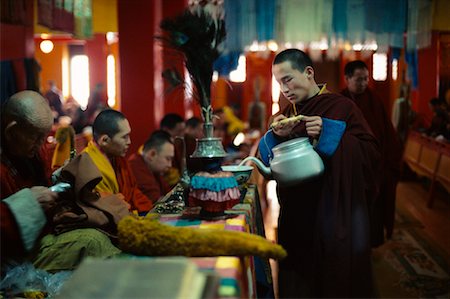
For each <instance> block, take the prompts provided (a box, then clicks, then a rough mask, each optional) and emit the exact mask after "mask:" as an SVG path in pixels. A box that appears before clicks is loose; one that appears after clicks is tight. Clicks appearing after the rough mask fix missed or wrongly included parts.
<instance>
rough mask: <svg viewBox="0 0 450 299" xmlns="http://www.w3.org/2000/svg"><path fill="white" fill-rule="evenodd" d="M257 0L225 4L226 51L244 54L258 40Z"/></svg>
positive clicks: (228, 1)
mask: <svg viewBox="0 0 450 299" xmlns="http://www.w3.org/2000/svg"><path fill="white" fill-rule="evenodd" d="M255 6H256V4H255V0H248V1H240V0H227V1H225V2H224V9H225V26H226V30H227V38H226V40H225V43H224V44H225V49H226V50H228V51H230V52H233V51H238V52H243V51H244V48H245V47H246V46H249V45H250V44H251V43H252V42H253V41H255V40H257V33H256V9H255Z"/></svg>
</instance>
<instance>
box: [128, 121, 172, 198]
mask: <svg viewBox="0 0 450 299" xmlns="http://www.w3.org/2000/svg"><path fill="white" fill-rule="evenodd" d="M173 157H174V145H173V143H172V140H171V136H170V134H169V133H167V132H166V131H162V130H157V131H155V132H153V133H152V134H151V135H150V138H149V139H148V140H147V141H145V143H144V146H143V149H142V152H141V151H138V152H137V153H134V154H133V155H131V157H130V158H129V159H128V163H129V164H130V168H131V170H132V172H133V174H134V176H135V177H136V181H137V186H138V188H139V189H140V190H141V191H142V193H144V194H145V195H146V196H147V197H148V198H149V199H150V200H151V201H152V202H153V203H155V202H156V201H157V200H158V199H160V198H161V197H162V196H164V195H165V194H166V193H167V192H169V191H170V188H169V185H167V183H166V181H165V180H164V178H163V176H162V175H163V174H164V173H165V172H167V171H168V170H169V168H170V167H171V166H172V160H173Z"/></svg>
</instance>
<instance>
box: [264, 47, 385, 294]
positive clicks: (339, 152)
mask: <svg viewBox="0 0 450 299" xmlns="http://www.w3.org/2000/svg"><path fill="white" fill-rule="evenodd" d="M272 71H273V74H274V76H275V79H276V80H277V81H278V83H280V86H281V91H282V92H283V94H284V96H285V97H286V98H287V99H288V100H289V101H290V102H291V103H292V106H288V107H286V108H285V109H284V110H283V111H280V112H279V113H278V114H277V115H276V116H275V117H274V121H280V120H282V119H285V118H288V117H291V116H294V115H299V114H301V115H304V117H303V119H302V120H301V121H298V120H295V121H289V122H283V123H279V124H278V125H276V126H274V127H273V128H272V130H271V131H269V132H268V133H266V137H269V139H271V140H270V141H269V142H268V143H269V144H276V143H279V142H282V141H284V140H287V139H291V138H296V137H306V136H307V137H309V138H310V140H311V141H312V142H313V144H315V150H316V151H317V152H318V153H319V154H320V155H321V157H322V159H323V162H324V166H325V170H324V173H323V175H322V176H321V177H320V178H317V179H314V180H312V181H307V182H299V183H298V184H297V185H294V186H292V187H282V186H280V185H278V190H277V192H278V198H279V202H280V207H281V209H280V217H279V226H278V241H279V243H280V244H281V245H282V246H283V247H284V248H285V249H286V250H287V252H288V257H287V258H286V259H284V260H282V261H280V263H279V279H278V280H279V295H280V298H320V297H323V298H338V297H340V298H368V297H371V296H373V286H372V269H371V246H370V221H369V206H370V204H371V201H372V200H373V196H372V195H373V194H376V188H377V186H376V185H374V182H376V181H377V180H376V178H375V174H376V173H377V169H376V165H377V163H378V162H379V152H378V146H377V142H376V139H375V138H374V136H373V134H372V133H371V131H370V129H369V127H368V125H367V123H366V121H365V120H364V117H363V116H362V114H361V112H360V110H359V109H358V108H357V107H356V105H355V104H354V103H352V102H351V101H350V100H348V99H346V98H345V97H342V96H340V95H336V94H331V93H327V92H326V89H325V86H323V87H322V88H320V87H319V86H318V85H317V84H316V82H315V80H314V69H313V67H312V62H311V59H310V58H309V57H308V56H307V55H306V54H305V53H304V52H302V51H300V50H297V49H288V50H285V51H283V52H281V53H279V54H278V55H277V56H276V57H275V60H274V63H273V69H272ZM266 141H267V140H266ZM262 148H263V146H262V145H261V143H260V152H261V156H262V159H263V161H265V162H266V161H267V157H265V156H266V155H271V153H270V151H269V152H267V151H264V150H262Z"/></svg>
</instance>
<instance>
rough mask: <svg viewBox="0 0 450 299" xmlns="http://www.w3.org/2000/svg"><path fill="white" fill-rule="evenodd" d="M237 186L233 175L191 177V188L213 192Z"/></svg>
mask: <svg viewBox="0 0 450 299" xmlns="http://www.w3.org/2000/svg"><path fill="white" fill-rule="evenodd" d="M237 186H238V183H237V181H236V178H235V177H234V176H233V177H225V178H207V177H203V176H194V177H192V179H191V187H192V189H206V190H211V191H214V192H219V191H222V190H226V189H230V188H236V187H237Z"/></svg>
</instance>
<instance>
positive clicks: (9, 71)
mask: <svg viewBox="0 0 450 299" xmlns="http://www.w3.org/2000/svg"><path fill="white" fill-rule="evenodd" d="M0 74H1V76H0V82H1V84H0V85H1V88H0V100H1V103H2V104H3V103H4V102H5V101H6V100H7V99H8V98H9V97H10V96H12V95H13V94H15V93H16V92H17V91H18V90H17V84H16V77H15V75H14V68H13V64H12V61H11V60H4V61H0Z"/></svg>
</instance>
